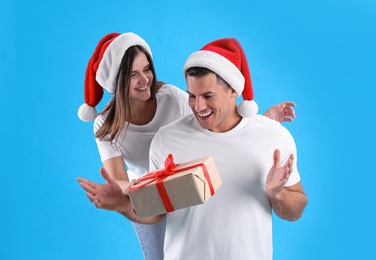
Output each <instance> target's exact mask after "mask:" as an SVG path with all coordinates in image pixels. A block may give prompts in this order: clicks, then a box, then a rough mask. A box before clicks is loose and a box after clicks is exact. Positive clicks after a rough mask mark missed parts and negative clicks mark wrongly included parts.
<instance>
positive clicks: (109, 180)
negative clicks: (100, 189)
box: [99, 167, 114, 184]
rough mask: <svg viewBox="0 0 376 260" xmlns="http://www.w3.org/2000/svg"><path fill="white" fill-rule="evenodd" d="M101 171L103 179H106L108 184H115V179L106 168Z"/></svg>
mask: <svg viewBox="0 0 376 260" xmlns="http://www.w3.org/2000/svg"><path fill="white" fill-rule="evenodd" d="M99 171H100V173H101V175H102V177H103V179H105V180H106V182H107V183H109V184H110V183H112V182H114V179H112V178H111V176H110V174H109V173H108V172H107V170H106V169H105V168H104V167H101V168H100V169H99Z"/></svg>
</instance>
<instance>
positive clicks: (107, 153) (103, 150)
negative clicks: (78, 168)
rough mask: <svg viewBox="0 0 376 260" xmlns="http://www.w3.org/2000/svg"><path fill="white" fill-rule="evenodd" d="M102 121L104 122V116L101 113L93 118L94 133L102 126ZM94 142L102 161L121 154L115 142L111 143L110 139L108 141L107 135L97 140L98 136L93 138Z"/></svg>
mask: <svg viewBox="0 0 376 260" xmlns="http://www.w3.org/2000/svg"><path fill="white" fill-rule="evenodd" d="M103 122H104V117H103V116H101V115H100V116H98V117H97V118H96V119H95V122H94V134H95V133H96V132H97V131H98V129H99V128H100V127H101V126H102V124H103ZM95 142H96V143H97V146H98V152H99V155H100V157H101V161H102V162H104V161H106V160H108V159H111V158H114V157H118V156H122V154H121V151H120V148H119V147H117V146H116V144H115V143H111V142H110V141H108V138H107V137H105V138H104V139H102V140H99V138H95Z"/></svg>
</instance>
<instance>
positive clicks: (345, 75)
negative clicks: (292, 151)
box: [0, 0, 376, 260]
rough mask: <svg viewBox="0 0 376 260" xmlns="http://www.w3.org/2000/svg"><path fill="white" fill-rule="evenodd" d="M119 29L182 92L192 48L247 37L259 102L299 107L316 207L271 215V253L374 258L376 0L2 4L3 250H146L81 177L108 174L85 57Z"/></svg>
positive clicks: (92, 254) (74, 253) (39, 253)
mask: <svg viewBox="0 0 376 260" xmlns="http://www.w3.org/2000/svg"><path fill="white" fill-rule="evenodd" d="M245 3H248V4H245ZM112 31H116V32H120V33H122V32H127V31H133V32H136V33H138V34H140V35H141V36H142V37H144V38H145V39H146V40H147V41H148V42H149V44H150V45H151V47H152V50H153V54H154V60H155V64H156V69H157V73H158V78H159V79H160V80H163V81H165V82H169V83H173V84H175V85H177V86H179V87H181V88H182V89H184V90H185V88H186V85H185V81H184V78H183V75H182V72H181V70H182V65H183V63H184V61H185V59H186V58H187V56H188V55H189V54H190V53H191V52H193V51H196V50H198V49H199V48H201V47H202V46H203V45H204V44H206V43H208V42H209V41H212V40H215V39H217V38H221V37H236V38H238V39H239V41H240V42H241V43H242V44H243V46H244V49H245V51H246V53H247V57H248V61H249V64H250V69H251V74H252V79H253V84H254V91H255V100H256V101H257V102H258V104H259V106H260V110H261V112H264V111H265V110H266V109H267V108H268V107H269V106H271V105H272V104H275V103H279V102H281V101H285V100H292V101H294V102H296V103H297V105H298V106H297V107H296V112H297V116H298V118H297V119H296V120H295V122H294V123H293V124H284V125H285V126H287V127H288V129H289V130H290V131H291V132H292V134H293V135H294V137H295V139H296V143H297V146H298V151H299V169H300V172H301V176H302V181H303V185H304V188H305V190H306V192H307V194H308V197H309V204H308V206H307V208H306V210H305V212H304V216H303V218H302V219H301V220H299V221H298V222H295V223H289V222H286V221H282V220H279V219H277V218H275V222H274V223H275V225H274V259H275V260H285V259H289V260H294V259H297V260H301V259H305V260H308V259H314V260H317V259H371V258H372V257H376V253H375V252H374V238H373V236H374V235H375V232H376V228H375V217H374V214H373V211H374V207H375V205H376V196H375V183H376V178H375V175H376V171H375V167H374V163H375V150H374V149H375V145H376V142H375V130H374V127H373V126H374V124H375V114H376V109H375V104H376V103H375V96H374V91H373V89H374V88H375V87H376V50H375V49H376V2H375V1H374V0H342V1H341V0H316V1H298V0H286V1H272V0H266V1H253V0H252V1H237V0H234V1H231V2H230V1H200V0H195V1H176V2H175V1H146V0H145V1H124V0H123V1H87V0H86V1H72V0H66V1H52V0H50V1H47V0H46V1H40V0H39V1H38V0H36V1H26V0H23V1H21V0H19V1H17V0H3V1H1V3H0V66H1V69H0V85H1V93H0V109H1V115H2V118H1V127H0V134H1V135H0V149H1V150H0V160H1V170H0V172H1V182H0V183H1V186H0V187H1V189H0V207H1V209H0V210H1V214H0V216H1V222H0V225H1V229H0V230H1V239H2V242H1V243H0V259H4V260H13V259H64V260H65V259H141V258H142V255H141V251H140V249H139V247H138V243H137V240H136V238H135V235H134V233H133V230H132V228H131V225H130V223H129V222H128V221H127V220H125V219H124V218H123V217H122V216H120V215H118V214H115V213H112V212H108V211H104V210H98V209H95V208H94V207H93V205H92V204H91V203H90V202H89V201H88V200H87V198H86V196H85V193H84V191H83V190H82V189H81V188H80V186H79V184H78V183H77V181H76V178H77V177H78V176H83V177H87V178H90V179H93V180H95V181H100V182H102V180H101V178H100V176H99V172H98V169H99V167H100V166H101V162H100V159H99V156H98V153H97V148H96V145H95V142H94V139H93V134H92V124H91V123H83V122H82V121H80V120H79V119H78V117H77V109H78V107H79V106H80V105H81V104H82V102H83V79H84V73H85V68H86V65H87V62H88V60H89V58H90V56H91V54H92V52H93V50H94V48H95V45H96V43H97V42H98V41H99V39H100V38H101V37H102V36H103V35H105V34H106V33H109V32H112ZM108 98H109V96H108V95H106V96H105V99H104V100H103V101H102V103H101V105H100V106H99V108H101V107H103V104H104V103H106V101H105V100H106V99H108ZM219 217H222V216H219Z"/></svg>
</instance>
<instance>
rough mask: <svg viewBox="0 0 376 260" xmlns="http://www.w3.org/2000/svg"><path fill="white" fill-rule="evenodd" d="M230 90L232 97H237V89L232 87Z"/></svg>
mask: <svg viewBox="0 0 376 260" xmlns="http://www.w3.org/2000/svg"><path fill="white" fill-rule="evenodd" d="M230 91H231V97H232V98H237V95H238V94H237V93H236V91H235V90H234V89H233V88H230Z"/></svg>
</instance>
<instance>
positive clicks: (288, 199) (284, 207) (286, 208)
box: [269, 188, 308, 221]
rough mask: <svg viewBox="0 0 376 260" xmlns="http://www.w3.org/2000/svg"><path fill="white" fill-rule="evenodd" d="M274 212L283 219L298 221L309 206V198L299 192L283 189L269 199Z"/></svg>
mask: <svg viewBox="0 0 376 260" xmlns="http://www.w3.org/2000/svg"><path fill="white" fill-rule="evenodd" d="M269 199H270V203H271V204H272V207H273V210H274V212H275V213H276V214H277V215H278V216H279V217H280V218H282V219H286V220H288V221H296V220H298V219H299V218H300V217H301V216H302V213H303V210H304V208H305V206H306V205H307V202H308V199H307V196H306V195H305V194H304V193H302V192H298V191H289V190H287V189H286V188H283V189H282V190H281V191H280V192H278V194H277V195H276V196H275V197H273V198H269Z"/></svg>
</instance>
